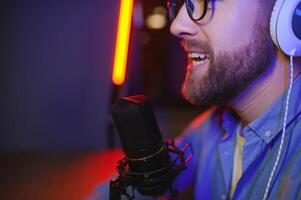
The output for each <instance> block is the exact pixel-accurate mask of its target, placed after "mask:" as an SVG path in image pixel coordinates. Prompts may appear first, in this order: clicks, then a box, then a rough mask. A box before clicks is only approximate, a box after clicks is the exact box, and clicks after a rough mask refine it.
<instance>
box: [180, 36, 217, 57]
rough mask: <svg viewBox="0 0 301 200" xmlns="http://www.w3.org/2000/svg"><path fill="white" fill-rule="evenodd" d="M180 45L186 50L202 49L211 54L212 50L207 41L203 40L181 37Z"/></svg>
mask: <svg viewBox="0 0 301 200" xmlns="http://www.w3.org/2000/svg"><path fill="white" fill-rule="evenodd" d="M181 46H182V47H183V48H184V49H185V50H186V51H189V50H191V49H193V50H196V49H197V50H202V51H205V52H206V53H209V54H212V53H213V50H212V48H211V47H210V45H209V43H208V42H206V41H203V40H195V39H183V40H181Z"/></svg>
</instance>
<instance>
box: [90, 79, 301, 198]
mask: <svg viewBox="0 0 301 200" xmlns="http://www.w3.org/2000/svg"><path fill="white" fill-rule="evenodd" d="M285 97H286V94H284V95H283V97H280V98H279V99H278V100H277V101H276V102H275V103H274V104H273V105H272V106H271V107H270V108H268V109H267V110H266V111H265V112H264V113H263V114H262V115H261V116H259V117H258V118H257V119H255V120H254V121H253V122H251V123H250V124H248V125H247V126H245V127H244V128H243V129H242V134H243V135H244V137H245V144H244V148H243V157H242V158H243V160H242V176H241V178H240V180H239V182H238V183H237V186H236V189H235V192H234V195H233V199H243V200H245V199H252V200H253V199H254V200H255V199H263V195H264V192H265V189H266V185H267V182H268V179H269V176H270V173H271V171H272V168H273V165H274V162H275V160H276V156H277V152H278V149H279V145H280V140H281V133H282V129H283V127H282V126H283V114H284V106H285V104H284V103H285ZM300 100H301V78H300V77H298V78H297V79H296V80H295V81H294V84H293V88H292V93H291V99H290V105H289V111H288V118H287V125H286V126H287V129H286V135H285V141H284V148H283V151H282V154H281V159H280V164H279V165H278V168H277V170H276V174H275V175H274V179H273V181H272V185H271V188H270V193H269V199H301V115H300V111H301V101H300ZM239 124H240V122H239V119H238V118H237V117H236V116H235V114H233V113H232V112H231V111H228V110H226V111H221V110H220V109H211V110H210V111H208V112H206V113H205V114H202V115H201V116H199V117H198V118H197V119H196V120H194V122H193V123H192V124H191V125H190V126H189V127H188V128H187V129H186V131H185V133H184V134H183V135H182V136H181V137H180V138H178V139H177V143H178V144H179V145H180V146H182V145H185V144H186V143H187V142H190V143H191V144H192V147H193V150H194V155H193V158H192V160H191V161H190V163H189V165H188V167H187V169H186V170H185V171H184V172H183V173H182V174H180V175H179V176H178V177H177V178H176V180H175V181H174V183H173V186H174V187H176V188H177V189H178V190H179V191H180V192H184V191H185V190H187V189H192V190H193V196H194V199H196V200H201V199H206V200H207V199H214V200H215V199H229V193H230V185H231V179H232V167H233V156H234V149H235V134H236V130H237V128H238V126H239ZM108 190H109V188H108V184H102V185H101V186H98V187H97V188H96V190H95V191H94V193H93V194H92V196H91V197H90V199H109V198H108ZM136 197H137V198H136V199H152V198H148V197H143V196H141V195H139V194H137V195H136ZM184 199H186V198H184Z"/></svg>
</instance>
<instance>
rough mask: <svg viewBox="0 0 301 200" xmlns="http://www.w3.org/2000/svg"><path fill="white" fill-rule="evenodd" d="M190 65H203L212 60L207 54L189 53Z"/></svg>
mask: <svg viewBox="0 0 301 200" xmlns="http://www.w3.org/2000/svg"><path fill="white" fill-rule="evenodd" d="M188 60H189V63H190V64H192V65H202V64H205V63H207V62H209V60H210V55H209V54H206V53H195V52H193V53H188Z"/></svg>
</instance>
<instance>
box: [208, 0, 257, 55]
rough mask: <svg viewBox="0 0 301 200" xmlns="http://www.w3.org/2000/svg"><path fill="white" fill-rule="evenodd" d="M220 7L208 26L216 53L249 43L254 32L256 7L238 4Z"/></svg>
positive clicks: (209, 35)
mask: <svg viewBox="0 0 301 200" xmlns="http://www.w3.org/2000/svg"><path fill="white" fill-rule="evenodd" d="M218 9H219V10H217V11H216V12H215V14H214V17H213V18H212V21H211V22H210V23H208V27H207V28H208V29H207V34H208V37H209V40H210V43H211V45H212V47H213V49H214V52H215V54H217V53H218V52H220V51H221V52H224V51H231V50H232V49H237V48H238V47H241V46H244V45H246V44H248V43H249V41H250V39H251V37H252V34H253V33H252V32H254V25H255V20H256V18H255V17H254V16H255V12H256V9H255V8H253V7H252V6H251V7H250V6H249V7H247V6H245V7H244V6H239V5H236V4H234V5H232V6H228V7H227V8H225V7H224V8H223V7H220V8H218Z"/></svg>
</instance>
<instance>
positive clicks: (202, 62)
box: [192, 60, 208, 65]
mask: <svg viewBox="0 0 301 200" xmlns="http://www.w3.org/2000/svg"><path fill="white" fill-rule="evenodd" d="M206 62H208V60H202V61H195V60H193V61H192V64H193V65H201V64H204V63H206Z"/></svg>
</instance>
